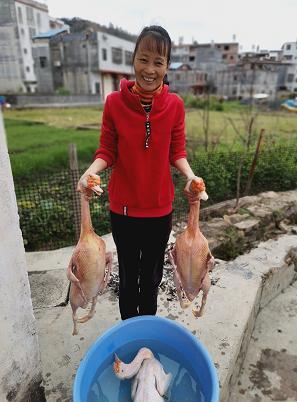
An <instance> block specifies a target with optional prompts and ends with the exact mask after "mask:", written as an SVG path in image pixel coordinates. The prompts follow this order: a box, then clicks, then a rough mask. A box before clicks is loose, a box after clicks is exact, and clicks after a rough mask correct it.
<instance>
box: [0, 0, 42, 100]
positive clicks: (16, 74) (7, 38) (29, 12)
mask: <svg viewBox="0 0 297 402" xmlns="http://www.w3.org/2000/svg"><path fill="white" fill-rule="evenodd" d="M48 29H49V15H48V8H47V5H45V4H43V3H39V2H37V1H33V0H1V2H0V48H1V52H0V89H1V91H2V92H3V93H14V92H35V91H36V85H37V79H36V75H35V71H34V62H33V55H32V37H33V36H34V35H36V33H38V32H45V31H48Z"/></svg>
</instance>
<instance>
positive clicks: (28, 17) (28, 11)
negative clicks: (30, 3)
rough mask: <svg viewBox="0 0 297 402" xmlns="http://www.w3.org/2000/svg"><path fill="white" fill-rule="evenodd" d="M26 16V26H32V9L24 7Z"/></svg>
mask: <svg viewBox="0 0 297 402" xmlns="http://www.w3.org/2000/svg"><path fill="white" fill-rule="evenodd" d="M26 14H27V22H28V24H30V25H32V24H34V14H33V8H31V7H26Z"/></svg>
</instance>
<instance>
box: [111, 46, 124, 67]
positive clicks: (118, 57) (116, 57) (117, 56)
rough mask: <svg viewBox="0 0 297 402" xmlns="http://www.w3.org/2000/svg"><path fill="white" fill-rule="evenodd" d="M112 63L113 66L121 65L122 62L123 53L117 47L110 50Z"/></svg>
mask: <svg viewBox="0 0 297 402" xmlns="http://www.w3.org/2000/svg"><path fill="white" fill-rule="evenodd" d="M111 55H112V62H113V63H115V64H122V62H123V53H122V49H121V48H119V47H112V48H111Z"/></svg>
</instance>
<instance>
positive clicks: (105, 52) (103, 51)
mask: <svg viewBox="0 0 297 402" xmlns="http://www.w3.org/2000/svg"><path fill="white" fill-rule="evenodd" d="M102 60H107V50H106V49H102Z"/></svg>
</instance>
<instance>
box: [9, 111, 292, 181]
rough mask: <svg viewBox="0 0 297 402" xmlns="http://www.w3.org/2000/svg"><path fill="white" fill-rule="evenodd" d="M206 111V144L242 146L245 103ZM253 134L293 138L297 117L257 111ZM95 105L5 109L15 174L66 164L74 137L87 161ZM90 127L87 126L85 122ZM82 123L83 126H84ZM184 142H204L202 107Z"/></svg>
mask: <svg viewBox="0 0 297 402" xmlns="http://www.w3.org/2000/svg"><path fill="white" fill-rule="evenodd" d="M229 109H230V108H228V112H216V111H211V112H210V113H209V129H208V133H209V134H208V141H209V150H214V149H215V150H226V151H234V150H236V149H238V148H241V147H242V146H243V139H244V138H246V135H247V134H246V133H247V126H248V123H249V121H250V118H251V114H250V113H249V109H248V108H240V109H237V110H236V108H234V109H233V110H229ZM254 116H255V120H254V124H253V130H252V133H253V135H252V139H253V141H254V143H255V141H256V138H257V134H258V133H259V131H260V129H261V128H264V129H265V135H264V143H266V144H267V145H271V144H273V145H275V144H282V145H287V144H288V145H289V144H292V143H295V144H296V143H297V117H296V115H293V114H290V113H289V112H274V113H260V112H259V113H255V112H254ZM101 118H102V110H99V108H76V109H74V108H73V109H68V108H67V109H33V110H10V111H6V112H5V113H4V122H5V127H6V132H7V142H8V148H9V154H10V159H11V164H12V170H13V174H14V176H15V177H23V176H28V175H31V174H32V173H35V172H37V171H38V172H40V173H42V172H44V173H47V172H54V171H58V170H59V169H63V168H66V167H67V166H68V145H69V143H73V142H74V143H75V144H76V146H77V150H78V159H79V164H80V166H81V167H82V166H86V165H88V164H90V163H91V161H92V157H93V154H94V151H95V149H96V147H97V145H98V139H99V132H100V124H101ZM90 127H91V128H92V129H86V128H90ZM84 128H85V129H84ZM186 133H187V139H188V147H191V148H194V149H195V150H197V149H198V150H200V149H201V150H202V149H203V147H204V131H203V111H201V110H197V109H189V110H187V113H186Z"/></svg>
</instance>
